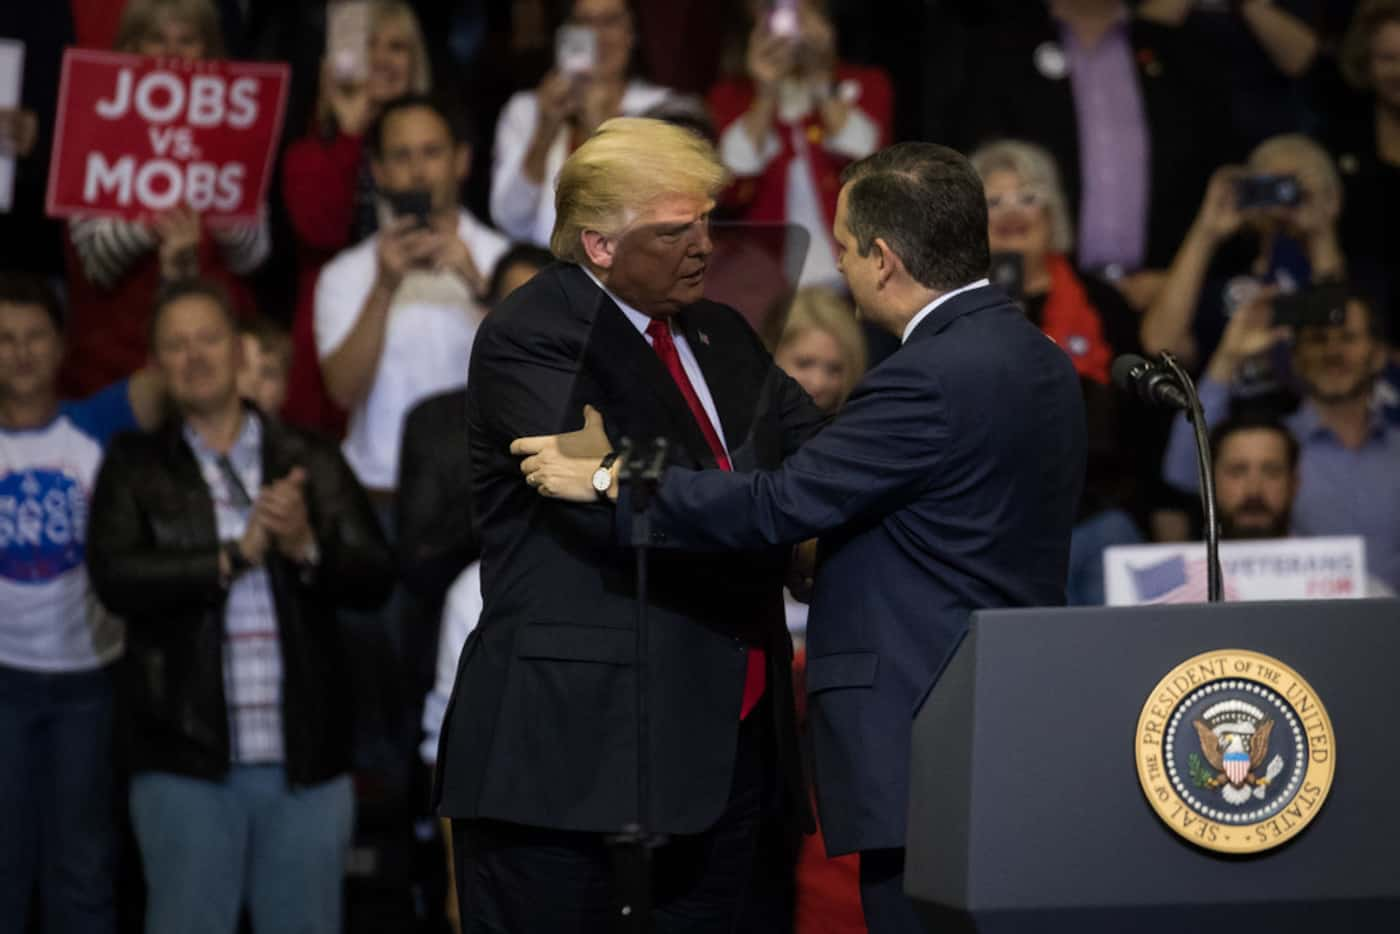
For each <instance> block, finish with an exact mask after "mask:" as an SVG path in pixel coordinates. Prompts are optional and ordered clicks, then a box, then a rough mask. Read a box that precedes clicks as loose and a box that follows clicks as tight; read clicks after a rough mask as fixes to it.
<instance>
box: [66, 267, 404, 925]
mask: <svg viewBox="0 0 1400 934" xmlns="http://www.w3.org/2000/svg"><path fill="white" fill-rule="evenodd" d="M152 348H153V355H154V358H155V360H156V363H157V365H158V366H159V368H160V369H161V371H162V373H163V375H164V376H165V379H166V385H167V387H168V389H169V392H170V395H171V400H172V402H173V408H174V410H175V415H174V417H172V418H171V419H170V420H169V421H168V422H167V423H166V424H165V426H164V427H163V428H161V429H160V430H159V431H158V432H156V433H153V434H150V435H135V434H129V435H124V436H122V437H120V438H118V439H117V440H116V441H115V442H114V443H113V444H112V446H111V447H110V448H109V450H108V453H107V458H106V461H105V462H104V464H103V466H102V469H101V472H100V473H99V475H98V479H97V488H96V492H95V494H94V498H93V505H92V513H91V518H90V521H89V531H88V539H89V541H88V560H89V573H90V575H91V578H92V581H93V583H94V585H95V587H96V590H97V593H98V596H99V597H100V599H101V600H102V602H103V603H104V604H105V605H106V606H107V607H108V608H109V609H110V610H112V611H113V612H115V613H117V614H118V615H120V616H122V617H124V618H125V619H126V621H127V626H128V637H127V638H128V642H127V656H126V658H125V659H124V661H123V662H122V675H121V676H120V688H119V698H120V702H119V709H122V710H123V712H124V718H123V719H124V720H125V724H124V725H125V727H126V738H127V740H128V746H129V756H130V763H131V767H132V769H133V771H134V773H135V774H134V777H133V779H132V788H131V813H132V820H133V824H134V826H135V830H136V836H137V841H138V843H139V845H140V848H141V856H142V861H143V863H144V865H145V870H146V873H145V874H146V879H147V884H148V899H147V902H148V926H147V931H148V932H166V931H169V932H188V931H199V930H232V929H233V928H234V926H235V925H236V924H237V918H238V914H239V911H240V909H241V907H242V905H243V903H244V901H245V899H246V901H247V904H248V908H249V911H250V914H251V917H252V920H253V927H254V930H255V931H263V930H274V929H275V930H282V929H295V930H302V931H314V932H323V931H324V932H327V934H329V932H333V931H339V930H340V900H341V876H342V872H341V870H342V867H343V865H344V858H345V853H346V850H347V849H348V846H349V841H350V833H351V826H352V824H353V816H354V797H353V791H352V788H351V784H350V778H349V775H348V770H349V766H350V735H351V732H350V726H351V718H350V710H351V708H350V699H349V696H348V694H349V685H348V683H347V679H346V678H345V677H344V675H343V672H342V658H341V647H340V644H339V639H338V635H337V628H336V620H335V610H336V609H337V608H338V607H342V606H349V607H359V608H372V607H374V606H375V605H377V604H379V603H381V602H382V601H383V600H384V598H385V596H386V595H387V594H388V592H389V589H390V587H391V585H392V581H393V572H394V564H393V556H392V554H391V552H390V551H389V548H388V546H387V544H386V543H385V540H384V537H383V534H382V533H381V532H380V530H379V527H378V525H377V524H376V522H375V519H374V515H373V513H372V512H371V509H370V505H369V502H368V499H367V497H366V495H365V493H364V490H363V489H361V487H360V485H359V484H358V482H357V481H356V480H355V478H354V476H353V474H351V472H350V470H349V468H348V467H347V466H346V465H345V463H344V461H343V460H342V459H341V457H340V454H339V452H338V451H337V450H336V448H335V447H334V446H332V445H331V444H329V443H327V442H324V441H321V440H319V439H316V438H314V437H312V436H310V435H307V434H304V433H302V432H300V431H297V430H295V429H292V428H289V427H287V426H284V425H281V424H279V423H277V422H275V421H272V420H269V419H267V418H265V417H264V416H263V415H261V414H260V413H259V412H258V411H257V410H256V409H255V408H253V407H251V406H247V405H245V404H244V403H243V402H242V401H241V400H240V399H239V397H238V393H237V388H236V374H237V371H238V363H239V356H240V354H241V345H240V342H239V340H238V337H237V334H236V331H235V329H234V322H233V317H232V314H231V313H230V309H229V305H228V302H227V299H226V297H225V296H224V295H223V293H222V292H221V291H220V290H219V289H218V287H217V286H213V285H210V284H207V283H202V282H186V283H177V284H175V285H174V286H171V287H169V288H168V289H167V291H165V292H163V293H162V294H161V296H159V297H158V299H157V301H156V308H155V310H154V313H153V316H152Z"/></svg>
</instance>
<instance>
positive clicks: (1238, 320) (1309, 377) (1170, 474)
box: [1163, 297, 1400, 590]
mask: <svg viewBox="0 0 1400 934" xmlns="http://www.w3.org/2000/svg"><path fill="white" fill-rule="evenodd" d="M1272 314H1273V309H1272V303H1271V302H1270V301H1269V300H1268V299H1267V298H1265V299H1261V300H1258V301H1255V302H1253V303H1251V304H1249V305H1246V306H1245V307H1243V308H1241V309H1240V310H1239V311H1237V312H1236V313H1235V315H1234V317H1233V318H1231V320H1230V324H1229V326H1228V327H1226V329H1225V335H1224V337H1223V338H1222V339H1221V341H1220V346H1219V347H1218V348H1217V349H1216V351H1215V354H1214V356H1212V357H1211V359H1210V363H1209V364H1208V365H1207V367H1206V371H1205V374H1204V375H1203V377H1202V378H1201V382H1200V387H1199V388H1200V394H1201V405H1202V406H1203V407H1204V409H1205V414H1206V421H1207V423H1208V424H1210V425H1212V426H1214V425H1216V424H1218V423H1219V422H1220V421H1222V420H1223V419H1224V418H1225V416H1226V414H1227V413H1228V410H1229V408H1230V402H1231V386H1232V384H1233V383H1235V382H1236V379H1237V377H1238V375H1239V372H1240V369H1241V367H1242V365H1243V364H1244V363H1245V362H1246V361H1247V360H1249V359H1251V358H1253V357H1256V356H1258V355H1260V354H1265V353H1268V352H1269V351H1270V349H1271V348H1272V346H1273V345H1274V344H1275V343H1277V342H1278V341H1280V340H1285V339H1288V338H1290V337H1291V338H1293V339H1294V344H1293V349H1292V360H1293V370H1294V373H1295V374H1296V375H1297V377H1298V378H1299V380H1301V382H1302V384H1303V389H1304V400H1303V404H1302V405H1301V406H1300V407H1299V408H1298V411H1297V412H1295V413H1294V414H1293V415H1291V416H1289V417H1288V418H1287V419H1285V424H1286V425H1287V426H1288V429H1289V430H1290V431H1291V432H1292V433H1293V436H1294V438H1295V439H1296V440H1297V442H1298V449H1299V457H1298V491H1297V495H1296V496H1295V498H1294V500H1293V523H1292V531H1293V534H1295V535H1300V536H1309V535H1360V536H1361V537H1362V538H1364V539H1365V541H1366V565H1367V570H1368V571H1369V572H1370V573H1371V575H1372V576H1373V577H1375V578H1378V579H1379V580H1381V581H1382V582H1384V583H1385V584H1386V585H1388V586H1389V587H1390V588H1391V589H1392V590H1394V589H1396V588H1397V586H1398V585H1400V427H1397V426H1395V425H1394V424H1390V423H1388V422H1387V420H1386V419H1385V417H1384V415H1383V414H1382V412H1381V411H1380V410H1379V407H1378V406H1377V405H1376V393H1375V387H1376V379H1377V377H1378V376H1379V374H1380V372H1381V370H1382V369H1383V368H1384V366H1385V361H1386V351H1385V342H1384V340H1383V339H1382V335H1381V334H1380V319H1379V317H1378V316H1377V315H1375V314H1374V313H1373V310H1372V308H1371V306H1370V304H1369V303H1368V302H1366V301H1365V300H1363V299H1361V298H1359V297H1352V298H1351V299H1349V300H1348V302H1347V304H1346V308H1345V314H1344V315H1343V316H1342V317H1341V319H1340V320H1339V321H1337V322H1336V323H1331V324H1316V325H1308V326H1304V327H1302V328H1301V329H1299V330H1298V332H1297V334H1296V335H1294V334H1292V333H1290V331H1289V330H1288V329H1285V328H1278V327H1275V326H1273V324H1272ZM1192 444H1193V442H1192V439H1191V428H1190V426H1189V425H1187V423H1186V420H1185V418H1184V417H1180V418H1178V419H1177V421H1176V423H1175V424H1174V425H1173V426H1172V436H1171V441H1170V443H1169V444H1168V446H1167V454H1166V458H1165V460H1164V463H1163V474H1164V475H1165V477H1166V480H1167V482H1168V483H1170V484H1171V485H1172V486H1175V487H1178V488H1180V489H1182V490H1188V491H1194V490H1195V489H1197V480H1196V461H1195V455H1194V449H1193V447H1192Z"/></svg>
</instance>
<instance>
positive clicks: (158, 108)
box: [47, 49, 288, 221]
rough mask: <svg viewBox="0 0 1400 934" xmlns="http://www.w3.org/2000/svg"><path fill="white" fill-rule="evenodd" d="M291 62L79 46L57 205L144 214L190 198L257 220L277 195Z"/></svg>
mask: <svg viewBox="0 0 1400 934" xmlns="http://www.w3.org/2000/svg"><path fill="white" fill-rule="evenodd" d="M287 81H288V68H287V66H286V65H274V64H263V63H250V62H227V61H207V60H203V61H185V60H179V59H166V58H161V59H155V58H144V57H141V56H136V55H126V54H123V53H119V52H99V51H93V50H89V49H69V50H68V51H67V52H65V53H64V56H63V77H62V79H61V83H60V85H59V104H58V121H57V125H56V127H55V130H54V143H53V161H52V167H51V169H50V172H49V188H48V199H47V210H48V213H49V214H50V215H51V216H55V217H66V216H70V215H81V216H110V217H123V218H127V219H134V218H139V217H143V216H146V215H151V214H159V213H161V212H164V211H169V210H173V209H175V208H179V207H186V208H190V209H192V210H194V211H198V212H199V213H201V214H203V215H204V216H205V217H206V218H207V219H212V220H229V221H251V220H253V219H255V218H256V217H257V215H258V210H259V208H260V207H261V205H262V204H263V201H264V199H265V197H266V194H267V185H268V181H269V178H270V176H271V174H272V160H273V157H274V156H275V155H276V150H277V142H278V138H279V137H280V135H281V131H282V117H283V111H284V109H285V107H286V98H287Z"/></svg>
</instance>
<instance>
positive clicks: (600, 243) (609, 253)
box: [579, 230, 617, 269]
mask: <svg viewBox="0 0 1400 934" xmlns="http://www.w3.org/2000/svg"><path fill="white" fill-rule="evenodd" d="M579 237H580V239H581V240H582V241H583V251H584V253H586V254H587V255H588V261H589V262H590V263H592V264H593V265H594V266H596V267H597V268H599V269H611V268H612V264H613V258H614V256H615V255H616V250H617V242H616V241H615V240H613V238H611V237H608V236H605V235H604V234H601V233H599V232H598V231H596V230H585V231H584V232H583V233H582V234H580V235H579Z"/></svg>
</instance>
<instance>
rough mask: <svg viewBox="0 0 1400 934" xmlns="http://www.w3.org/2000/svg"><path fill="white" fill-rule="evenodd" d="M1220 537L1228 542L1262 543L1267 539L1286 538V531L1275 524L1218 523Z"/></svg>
mask: <svg viewBox="0 0 1400 934" xmlns="http://www.w3.org/2000/svg"><path fill="white" fill-rule="evenodd" d="M1220 537H1221V538H1223V539H1227V540H1229V541H1262V540H1263V539H1269V538H1287V537H1288V529H1286V528H1284V527H1282V526H1280V525H1279V524H1278V523H1275V522H1244V523H1238V522H1231V521H1229V520H1226V521H1224V522H1221V523H1220Z"/></svg>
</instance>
